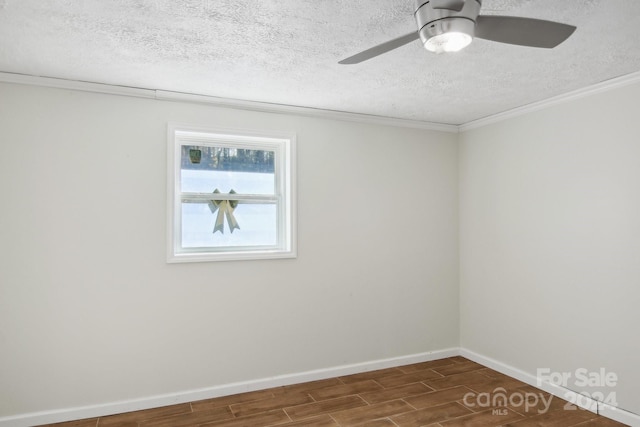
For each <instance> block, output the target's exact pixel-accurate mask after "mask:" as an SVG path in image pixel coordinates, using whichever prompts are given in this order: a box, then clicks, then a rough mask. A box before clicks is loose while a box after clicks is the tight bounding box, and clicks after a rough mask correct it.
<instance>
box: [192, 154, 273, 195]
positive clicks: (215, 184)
mask: <svg viewBox="0 0 640 427" xmlns="http://www.w3.org/2000/svg"><path fill="white" fill-rule="evenodd" d="M274 159H275V152H274V151H269V150H245V149H238V148H225V147H210V146H193V145H183V146H182V147H181V163H180V164H181V171H180V172H181V179H180V181H181V191H182V192H194V193H211V192H213V191H214V190H215V189H216V188H217V189H218V190H220V192H222V193H228V192H229V191H231V190H234V191H235V192H236V193H240V194H274V188H275V162H274Z"/></svg>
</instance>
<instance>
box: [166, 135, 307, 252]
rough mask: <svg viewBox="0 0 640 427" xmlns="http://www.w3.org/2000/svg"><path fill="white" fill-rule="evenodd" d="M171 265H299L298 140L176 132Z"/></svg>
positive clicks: (170, 163) (171, 166)
mask: <svg viewBox="0 0 640 427" xmlns="http://www.w3.org/2000/svg"><path fill="white" fill-rule="evenodd" d="M168 140H169V147H168V148H169V149H168V166H169V174H168V175H169V176H168V186H167V187H168V192H169V195H168V200H169V207H168V210H169V212H168V254H167V261H168V262H193V261H223V260H240V259H262V258H293V257H295V256H296V247H295V215H294V212H295V209H294V207H295V206H294V190H293V188H294V185H293V184H294V181H293V179H294V172H295V168H294V153H295V150H294V149H295V136H293V135H275V134H257V133H254V132H243V131H241V132H238V131H230V130H220V129H207V128H194V127H191V126H181V125H175V124H170V125H169V135H168Z"/></svg>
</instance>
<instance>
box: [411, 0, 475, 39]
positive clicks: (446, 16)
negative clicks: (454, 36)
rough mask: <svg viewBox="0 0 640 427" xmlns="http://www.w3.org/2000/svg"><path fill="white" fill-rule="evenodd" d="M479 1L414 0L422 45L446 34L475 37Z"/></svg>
mask: <svg viewBox="0 0 640 427" xmlns="http://www.w3.org/2000/svg"><path fill="white" fill-rule="evenodd" d="M481 3H482V2H481V0H466V1H465V0H416V12H415V18H416V23H417V24H418V33H419V34H420V39H421V40H422V43H423V44H426V43H427V41H428V40H429V39H431V38H433V37H436V36H439V35H442V34H446V33H452V32H453V33H462V34H467V35H468V36H470V37H472V38H473V37H474V36H475V27H476V19H477V18H478V14H479V13H480V7H481V5H482V4H481Z"/></svg>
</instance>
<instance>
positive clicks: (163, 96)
mask: <svg viewBox="0 0 640 427" xmlns="http://www.w3.org/2000/svg"><path fill="white" fill-rule="evenodd" d="M0 82H2V83H16V84H23V85H31V86H44V87H52V88H58V89H69V90H78V91H83V92H94V93H104V94H110V95H122V96H131V97H136V98H149V99H157V100H163V101H181V102H190V103H198V104H208V105H213V106H218V107H227V108H235V109H239V110H249V111H258V112H264V113H280V114H290V115H296V116H305V117H314V118H323V119H331V120H342V121H348V122H358V123H367V124H376V125H384V126H395V127H402V128H413V129H422V130H431V131H438V132H449V133H458V126H457V125H449V124H441V123H432V122H425V121H420V120H407V119H398V118H391V117H384V116H375V115H369V114H359V113H348V112H345V111H334V110H323V109H318V108H309V107H299V106H293V105H283V104H271V103H266V102H257V101H245V100H239V99H231V98H220V97H215V96H207V95H198V94H191V93H183V92H173V91H166V90H159V89H147V88H136V87H129V86H116V85H110V84H103V83H94V82H84V81H77V80H67V79H58V78H52V77H42V76H32V75H27V74H15V73H6V72H0Z"/></svg>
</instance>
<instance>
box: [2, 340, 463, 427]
mask: <svg viewBox="0 0 640 427" xmlns="http://www.w3.org/2000/svg"><path fill="white" fill-rule="evenodd" d="M459 354H460V353H459V349H458V348H450V349H444V350H437V351H431V352H426V353H419V354H412V355H408V356H400V357H392V358H389V359H380V360H373V361H369V362H362V363H354V364H350V365H341V366H334V367H330V368H324V369H316V370H312V371H306V372H300V373H295V374H286V375H278V376H274V377H269V378H262V379H259V380H254V381H243V382H237V383H231V384H223V385H219V386H214V387H207V388H201V389H197V390H187V391H182V392H177V393H170V394H163V395H157V396H150V397H145V398H140V399H134V400H126V401H119V402H111V403H106V404H100V405H91V406H83V407H76V408H68V409H60V410H54V411H43V412H33V413H27V414H20V415H15V416H11V417H2V418H0V427H29V426H34V425H39V424H50V423H58V422H63V421H72V420H79V419H84V418H95V417H101V416H107V415H113V414H120V413H123V412H130V411H140V410H143V409H150V408H157V407H161V406H168V405H175V404H178V403H185V402H192V401H196V400H203V399H211V398H214V397H220V396H228V395H232V394H237V393H244V392H248V391H255V390H263V389H267V388H272V387H280V386H285V385H291V384H298V383H304V382H308V381H316V380H323V379H327V378H334V377H339V376H344V375H351V374H358V373H361V372H368V371H375V370H377V369H385V368H392V367H395V366H403V365H410V364H413V363H420V362H428V361H431V360H437V359H443V358H445V357H452V356H457V355H459Z"/></svg>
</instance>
